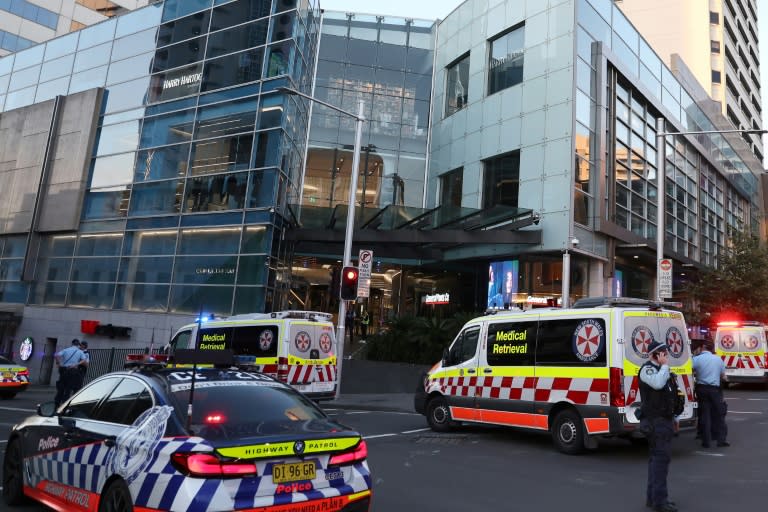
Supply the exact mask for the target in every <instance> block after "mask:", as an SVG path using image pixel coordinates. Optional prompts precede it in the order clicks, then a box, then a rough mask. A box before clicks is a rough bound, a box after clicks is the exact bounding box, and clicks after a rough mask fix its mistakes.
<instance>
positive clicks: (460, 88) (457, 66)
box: [445, 55, 469, 117]
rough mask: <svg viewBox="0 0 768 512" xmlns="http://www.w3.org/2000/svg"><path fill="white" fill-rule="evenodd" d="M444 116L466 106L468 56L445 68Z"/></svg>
mask: <svg viewBox="0 0 768 512" xmlns="http://www.w3.org/2000/svg"><path fill="white" fill-rule="evenodd" d="M445 74H446V86H445V115H446V117H447V116H450V115H453V114H454V113H455V112H458V111H459V110H461V109H463V108H464V107H466V106H467V94H468V91H469V55H465V56H464V57H462V58H460V59H459V60H458V61H456V62H454V63H453V64H451V65H450V66H448V67H447V68H445Z"/></svg>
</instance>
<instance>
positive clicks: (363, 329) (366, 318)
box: [360, 310, 371, 339]
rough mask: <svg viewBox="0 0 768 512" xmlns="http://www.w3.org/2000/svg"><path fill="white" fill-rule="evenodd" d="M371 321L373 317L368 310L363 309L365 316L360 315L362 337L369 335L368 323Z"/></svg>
mask: <svg viewBox="0 0 768 512" xmlns="http://www.w3.org/2000/svg"><path fill="white" fill-rule="evenodd" d="M370 323H371V317H370V316H369V315H368V311H366V310H363V316H362V317H360V337H361V338H362V339H365V338H367V337H368V324H370Z"/></svg>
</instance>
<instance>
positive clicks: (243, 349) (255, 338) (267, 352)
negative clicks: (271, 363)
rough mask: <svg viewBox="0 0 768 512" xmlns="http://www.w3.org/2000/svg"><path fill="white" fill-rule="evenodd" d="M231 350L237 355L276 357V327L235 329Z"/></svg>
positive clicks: (262, 326) (255, 326) (250, 326)
mask: <svg viewBox="0 0 768 512" xmlns="http://www.w3.org/2000/svg"><path fill="white" fill-rule="evenodd" d="M234 331H235V333H234V340H233V341H232V350H233V351H234V352H235V354H238V355H248V356H256V357H275V356H277V326H276V325H248V326H243V327H235V329H234Z"/></svg>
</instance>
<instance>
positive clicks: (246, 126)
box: [195, 98, 256, 139]
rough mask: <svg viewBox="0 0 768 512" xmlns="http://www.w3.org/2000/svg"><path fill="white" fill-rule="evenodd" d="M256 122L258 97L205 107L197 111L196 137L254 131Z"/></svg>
mask: <svg viewBox="0 0 768 512" xmlns="http://www.w3.org/2000/svg"><path fill="white" fill-rule="evenodd" d="M255 122H256V98H250V99H245V100H237V101H231V102H228V103H223V104H221V103H220V104H218V105H213V106H210V107H203V108H201V109H200V110H199V111H198V113H197V122H196V123H195V138H197V139H206V138H209V137H218V136H222V135H229V134H235V133H242V132H246V131H251V132H252V131H253V126H254V124H255Z"/></svg>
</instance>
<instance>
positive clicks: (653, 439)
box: [639, 340, 677, 512]
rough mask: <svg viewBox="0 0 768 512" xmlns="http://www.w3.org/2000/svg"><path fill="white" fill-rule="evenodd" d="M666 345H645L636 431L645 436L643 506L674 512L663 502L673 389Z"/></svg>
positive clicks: (671, 432) (672, 431)
mask: <svg viewBox="0 0 768 512" xmlns="http://www.w3.org/2000/svg"><path fill="white" fill-rule="evenodd" d="M668 359H669V351H668V347H667V345H665V344H664V343H659V342H658V341H655V340H654V341H652V342H651V343H650V344H649V345H648V362H646V363H645V364H644V365H643V366H642V367H640V374H639V376H640V379H639V387H640V399H641V406H640V412H641V414H640V418H641V422H640V429H641V431H643V432H644V433H645V434H646V436H647V437H648V447H649V448H650V457H649V459H648V489H647V492H646V506H648V507H651V508H652V509H653V510H655V511H657V512H675V511H676V510H677V507H676V506H675V504H674V503H673V502H670V501H669V500H668V499H667V473H668V471H669V461H670V458H671V457H670V451H671V448H672V437H673V436H674V434H675V416H674V409H675V400H676V388H675V387H673V386H672V384H671V383H670V371H669V366H668V364H667V363H668Z"/></svg>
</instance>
